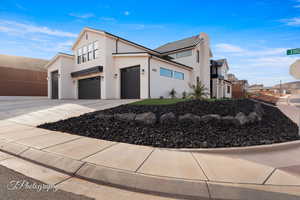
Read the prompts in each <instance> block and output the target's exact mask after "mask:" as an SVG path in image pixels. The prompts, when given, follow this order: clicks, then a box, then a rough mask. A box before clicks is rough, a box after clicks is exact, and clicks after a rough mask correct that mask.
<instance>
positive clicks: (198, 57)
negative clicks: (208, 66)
mask: <svg viewBox="0 0 300 200" xmlns="http://www.w3.org/2000/svg"><path fill="white" fill-rule="evenodd" d="M196 54H197V55H196V61H197V63H199V62H200V52H199V50H197V53H196Z"/></svg>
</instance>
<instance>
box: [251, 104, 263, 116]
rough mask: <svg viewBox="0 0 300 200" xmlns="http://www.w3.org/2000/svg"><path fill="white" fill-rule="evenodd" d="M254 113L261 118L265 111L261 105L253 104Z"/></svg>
mask: <svg viewBox="0 0 300 200" xmlns="http://www.w3.org/2000/svg"><path fill="white" fill-rule="evenodd" d="M254 112H256V113H257V114H258V115H259V116H260V117H261V118H262V117H263V115H264V114H265V111H264V109H263V107H262V105H261V103H256V104H254Z"/></svg>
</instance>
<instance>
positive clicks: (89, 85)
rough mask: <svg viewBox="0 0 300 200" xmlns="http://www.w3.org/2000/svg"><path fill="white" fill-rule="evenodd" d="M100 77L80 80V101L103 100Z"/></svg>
mask: <svg viewBox="0 0 300 200" xmlns="http://www.w3.org/2000/svg"><path fill="white" fill-rule="evenodd" d="M100 84H101V82H100V76H97V77H93V78H87V79H81V80H78V97H79V99H100V98H101V85H100Z"/></svg>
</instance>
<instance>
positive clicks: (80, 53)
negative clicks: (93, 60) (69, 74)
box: [77, 48, 82, 64]
mask: <svg viewBox="0 0 300 200" xmlns="http://www.w3.org/2000/svg"><path fill="white" fill-rule="evenodd" d="M81 61H82V49H81V48H80V49H78V52H77V63H78V64H80V63H81Z"/></svg>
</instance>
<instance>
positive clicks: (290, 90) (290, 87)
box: [272, 81, 300, 94]
mask: <svg viewBox="0 0 300 200" xmlns="http://www.w3.org/2000/svg"><path fill="white" fill-rule="evenodd" d="M272 89H273V90H274V91H275V92H276V93H280V94H285V93H286V94H300V81H293V82H288V83H282V84H278V85H274V86H273V88H272Z"/></svg>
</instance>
